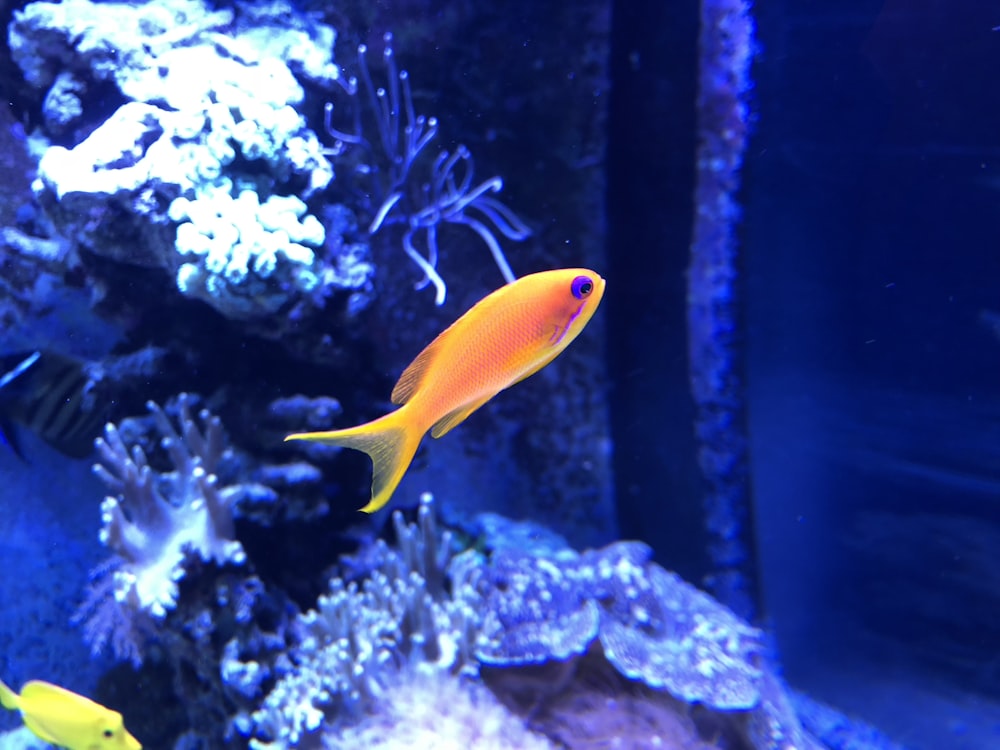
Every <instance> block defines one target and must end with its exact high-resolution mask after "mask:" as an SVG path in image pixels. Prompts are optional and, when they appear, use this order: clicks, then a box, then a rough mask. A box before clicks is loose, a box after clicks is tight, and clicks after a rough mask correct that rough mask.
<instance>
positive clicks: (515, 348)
mask: <svg viewBox="0 0 1000 750" xmlns="http://www.w3.org/2000/svg"><path fill="white" fill-rule="evenodd" d="M603 296H604V279H602V278H601V277H600V276H598V275H597V274H596V273H594V272H593V271H590V270H588V269H586V268H565V269H560V270H557V271H543V272H542V273H535V274H530V275H528V276H523V277H521V278H520V279H517V280H516V281H513V282H511V283H510V284H507V285H506V286H504V287H501V288H500V289H498V290H496V291H495V292H493V293H492V294H490V295H488V296H486V297H484V298H483V299H481V300H480V301H479V302H477V303H476V304H475V305H474V306H473V307H472V309H470V310H469V311H468V312H467V313H465V315H463V316H462V317H461V318H459V319H458V320H456V321H455V322H454V323H452V324H451V326H450V327H448V328H447V329H446V330H445V331H444V332H442V333H441V334H439V335H438V337H437V338H436V339H434V341H432V342H431V343H430V344H429V345H428V346H427V348H426V349H424V350H423V351H422V352H420V354H418V355H417V358H416V359H415V360H413V362H411V363H410V365H409V366H408V367H407V368H406V369H405V370H404V371H403V374H402V375H401V376H400V378H399V382H398V383H396V387H395V388H393V390H392V403H394V404H401V406H400V408H399V409H397V410H396V411H393V412H390V413H389V414H386V415H385V416H384V417H380V418H379V419H376V420H374V421H372V422H368V423H366V424H363V425H359V426H358V427H351V428H349V429H346V430H333V431H331V432H304V433H297V434H295V435H289V436H288V437H286V438H285V440H315V441H318V442H321V443H328V444H330V445H341V446H344V447H347V448H353V449H355V450H360V451H364V452H365V453H367V454H368V455H369V456H371V459H372V497H371V501H370V502H369V503H368V504H367V505H366V506H365V507H363V508H362V509H361V510H363V511H364V512H365V513H372V512H374V511H376V510H378V509H379V508H381V507H382V506H383V505H385V504H386V503H387V502H389V498H390V497H391V496H392V493H393V492H394V491H395V489H396V486H397V485H398V484H399V481H400V480H401V479H402V478H403V474H405V473H406V469H407V467H409V465H410V461H412V460H413V454H414V453H416V452H417V446H418V445H420V441H421V439H422V438H423V436H424V433H426V432H427V430H430V431H431V436H432V437H435V438H439V437H441V436H442V435H444V434H445V433H447V432H448V431H449V430H451V429H452V428H453V427H455V426H456V425H459V424H461V423H462V422H463V421H464V420H465V419H466V417H468V416H469V415H470V414H472V412H474V411H475V410H476V409H478V408H479V407H480V406H482V405H483V404H485V403H486V402H487V401H489V400H490V399H491V398H493V397H494V396H495V395H497V394H498V393H499V392H500V391H502V390H504V389H505V388H508V387H510V386H512V385H514V383H518V382H520V381H522V380H524V379H525V378H526V377H528V376H529V375H533V374H534V373H536V372H538V371H539V370H541V369H542V368H543V367H545V365H547V364H549V362H551V361H552V360H554V359H555V358H556V357H557V356H559V354H560V352H562V350H563V349H565V348H566V347H567V346H568V345H569V343H570V342H571V341H572V340H573V339H575V338H576V337H577V336H578V335H579V333H580V331H582V330H583V328H584V326H585V325H587V323H588V321H589V320H590V318H591V317H592V316H593V314H594V311H595V310H596V309H597V306H598V305H599V304H600V302H601V297H603Z"/></svg>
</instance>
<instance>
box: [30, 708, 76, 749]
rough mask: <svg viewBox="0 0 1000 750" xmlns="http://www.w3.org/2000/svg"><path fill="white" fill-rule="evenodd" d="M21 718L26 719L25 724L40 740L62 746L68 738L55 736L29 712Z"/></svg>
mask: <svg viewBox="0 0 1000 750" xmlns="http://www.w3.org/2000/svg"><path fill="white" fill-rule="evenodd" d="M21 718H22V719H24V726H26V727H27V728H28V729H30V730H31V731H32V732H34V734H35V736H36V737H38V739H40V740H44V741H45V742H48V743H49V744H50V745H55V746H56V747H62V746H63V745H64V744H65V742H66V740H67V739H68V738H66V737H63V738H59V737H54V736H53V735H52V733H51V732H50V731H49V730H48V728H47V727H45V725H43V724H42V723H41V722H39V721H38V720H37V719H36V718H35V717H34V716H32V715H31V714H27V713H22V714H21Z"/></svg>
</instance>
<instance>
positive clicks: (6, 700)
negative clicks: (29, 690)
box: [0, 682, 19, 711]
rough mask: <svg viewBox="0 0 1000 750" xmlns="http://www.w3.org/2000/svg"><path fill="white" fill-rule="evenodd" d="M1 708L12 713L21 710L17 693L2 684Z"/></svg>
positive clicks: (0, 688) (0, 686) (0, 683)
mask: <svg viewBox="0 0 1000 750" xmlns="http://www.w3.org/2000/svg"><path fill="white" fill-rule="evenodd" d="M0 706H3V707H4V708H6V709H8V710H10V711H16V710H17V709H18V708H19V705H18V701H17V693H15V692H14V691H13V690H11V689H10V688H9V687H7V686H6V685H4V684H3V683H2V682H0Z"/></svg>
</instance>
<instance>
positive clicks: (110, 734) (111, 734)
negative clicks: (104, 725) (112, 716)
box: [104, 729, 115, 740]
mask: <svg viewBox="0 0 1000 750" xmlns="http://www.w3.org/2000/svg"><path fill="white" fill-rule="evenodd" d="M114 736H115V733H114V731H113V730H111V729H105V730H104V738H105V739H108V740H110V739H111V738H112V737H114Z"/></svg>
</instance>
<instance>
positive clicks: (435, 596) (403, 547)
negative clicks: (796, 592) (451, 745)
mask: <svg viewBox="0 0 1000 750" xmlns="http://www.w3.org/2000/svg"><path fill="white" fill-rule="evenodd" d="M393 520H394V525H395V527H396V529H397V547H396V548H391V547H389V546H388V545H386V544H385V542H384V541H382V540H377V541H376V542H375V543H374V548H373V549H372V550H370V551H369V553H368V554H366V555H365V557H366V559H368V560H370V561H372V562H373V564H374V566H375V568H374V569H373V570H370V571H368V572H367V575H366V576H365V578H364V580H362V581H361V582H360V583H359V582H357V581H346V580H345V579H344V578H342V577H334V578H333V579H332V580H331V581H330V587H329V592H328V593H327V594H325V595H323V596H321V597H320V598H319V600H318V602H317V605H316V609H314V610H310V611H309V612H306V613H305V614H303V615H301V616H300V617H299V618H298V620H297V622H296V623H295V625H294V630H295V631H296V633H297V641H298V643H297V645H296V646H295V647H293V648H292V649H291V650H290V651H289V653H288V655H287V657H286V659H284V660H282V661H279V662H278V664H277V665H276V671H277V673H278V675H279V678H278V680H277V682H276V684H275V686H274V688H273V689H272V690H271V692H270V693H269V694H268V696H267V698H266V699H265V700H264V702H263V705H262V706H261V708H260V709H259V710H258V711H257V712H255V713H254V715H253V717H252V718H253V725H254V734H255V738H254V739H253V740H252V741H251V745H252V746H253V747H257V748H265V747H293V746H296V745H298V744H299V743H300V742H301V741H303V740H304V739H305V738H307V737H309V736H315V735H316V734H317V733H319V732H321V731H324V730H329V731H335V730H336V728H337V727H342V726H344V725H345V724H348V723H351V721H357V720H359V719H360V718H361V717H363V716H364V715H365V714H366V713H368V712H370V711H371V710H373V709H375V708H377V702H378V700H379V699H380V698H381V697H382V696H383V695H384V693H385V692H386V691H387V690H389V689H390V688H391V686H392V685H393V684H396V683H398V682H399V680H400V679H401V676H402V675H403V674H404V673H406V672H408V670H407V667H408V666H409V667H413V668H416V669H419V670H422V671H432V672H436V671H442V672H447V673H453V674H460V673H465V672H468V671H469V670H472V671H474V670H475V664H474V661H473V659H472V651H473V641H474V638H475V636H476V633H477V627H476V624H477V622H478V610H477V608H476V606H475V604H476V602H477V601H478V598H477V597H476V596H475V594H474V592H473V591H472V590H471V589H469V588H468V587H466V586H463V585H462V584H461V583H455V584H453V587H452V591H451V594H449V593H448V591H447V590H446V588H445V578H446V576H447V575H448V574H447V572H446V571H447V568H449V567H450V566H451V565H452V564H453V563H454V562H456V560H457V561H459V565H461V561H462V560H465V559H466V558H465V556H464V555H460V556H458V558H455V557H453V550H452V548H451V541H452V540H451V536H450V534H448V533H447V532H439V531H438V529H437V527H436V525H435V523H434V519H433V506H432V504H431V502H430V499H429V498H427V499H426V500H425V502H424V503H423V504H422V505H421V507H420V509H419V511H418V520H417V522H416V523H415V524H406V523H404V522H403V520H402V515H401V514H400V513H399V512H398V511H397V512H396V513H395V514H394V515H393Z"/></svg>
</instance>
